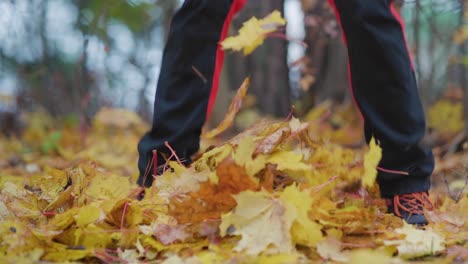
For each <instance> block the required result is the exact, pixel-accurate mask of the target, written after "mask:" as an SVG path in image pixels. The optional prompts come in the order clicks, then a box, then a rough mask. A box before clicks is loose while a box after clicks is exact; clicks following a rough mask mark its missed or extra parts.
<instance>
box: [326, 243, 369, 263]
mask: <svg viewBox="0 0 468 264" xmlns="http://www.w3.org/2000/svg"><path fill="white" fill-rule="evenodd" d="M317 253H318V254H319V255H320V256H321V257H322V258H323V259H325V260H333V261H337V262H348V256H347V254H345V253H343V252H341V243H340V241H338V240H336V239H334V238H328V239H326V240H323V241H320V242H319V243H318V244H317ZM363 263H364V262H363ZM365 263H369V262H365Z"/></svg>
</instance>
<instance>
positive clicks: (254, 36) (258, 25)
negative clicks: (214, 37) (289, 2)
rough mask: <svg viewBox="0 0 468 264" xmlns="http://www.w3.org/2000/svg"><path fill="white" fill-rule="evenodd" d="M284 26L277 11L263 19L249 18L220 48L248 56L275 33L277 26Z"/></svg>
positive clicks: (284, 23) (284, 22)
mask: <svg viewBox="0 0 468 264" xmlns="http://www.w3.org/2000/svg"><path fill="white" fill-rule="evenodd" d="M284 25H286V20H285V19H284V18H283V17H282V16H281V13H280V12H279V11H277V10H275V11H273V12H272V13H271V14H270V15H268V16H267V17H265V18H263V19H258V18H256V17H253V18H251V19H250V20H248V21H247V22H245V23H244V25H243V26H242V28H241V29H239V34H238V35H237V36H234V37H229V38H227V39H225V40H224V41H223V42H222V43H221V46H222V47H223V49H224V50H235V51H240V50H244V55H249V54H250V53H252V52H253V51H254V50H255V49H256V48H258V47H259V46H260V45H262V44H263V41H264V40H265V38H266V37H267V34H269V33H272V32H275V31H276V30H277V29H278V27H279V26H284Z"/></svg>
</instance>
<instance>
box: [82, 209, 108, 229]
mask: <svg viewBox="0 0 468 264" xmlns="http://www.w3.org/2000/svg"><path fill="white" fill-rule="evenodd" d="M104 217H105V215H104V212H103V210H102V209H101V208H99V206H98V205H97V204H90V205H86V206H83V207H80V209H79V211H78V213H77V214H75V221H76V224H77V225H78V226H80V227H83V226H86V225H88V224H91V223H95V222H96V221H98V220H103V219H104Z"/></svg>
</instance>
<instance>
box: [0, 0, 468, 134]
mask: <svg viewBox="0 0 468 264" xmlns="http://www.w3.org/2000/svg"><path fill="white" fill-rule="evenodd" d="M467 3H468V1H463V0H407V1H401V0H400V1H397V3H396V4H397V5H398V7H399V11H400V12H401V14H402V15H403V17H404V19H405V21H406V23H407V32H406V33H407V38H408V42H409V46H410V50H411V52H412V56H413V58H414V60H415V62H416V74H417V78H418V81H419V84H420V93H421V96H422V98H423V101H424V105H425V107H426V110H427V113H428V116H429V119H430V120H429V124H430V126H431V128H432V129H439V130H448V131H446V132H450V135H452V136H453V135H454V134H456V135H458V133H462V131H463V122H465V124H466V125H465V126H464V127H465V130H468V112H467V111H468V92H467V90H468V86H467V85H466V83H467V69H466V68H467V65H468V57H467V55H466V40H467V38H468V33H467V32H468V30H467V27H468V25H467V16H468V13H467V11H466V10H467V9H466V5H467ZM180 4H181V1H176V0H73V1H71V0H2V1H0V14H2V15H1V16H0V39H1V41H0V126H1V128H2V129H3V130H4V131H5V132H8V133H17V131H19V130H20V129H21V127H22V126H23V125H24V124H22V123H21V119H20V116H21V113H23V112H25V111H38V110H39V109H44V110H45V111H47V112H48V113H50V114H51V115H53V116H56V117H65V118H66V119H67V120H69V121H70V122H72V123H75V124H76V125H77V126H80V127H81V128H83V127H86V126H87V125H89V123H90V122H91V120H92V117H93V116H94V115H95V114H96V113H97V111H99V109H100V108H102V107H106V106H112V107H122V108H128V109H131V110H134V111H136V112H138V113H139V114H140V116H141V117H143V118H144V119H146V120H150V119H151V112H152V104H153V99H154V98H153V97H154V92H155V86H156V81H157V78H158V73H159V63H160V60H161V55H162V48H163V46H164V42H165V36H166V34H167V32H168V28H169V25H170V19H171V16H172V15H173V13H174V12H175V11H176V10H177V8H178V6H179V5H180ZM274 9H278V10H281V11H282V12H283V13H284V14H285V16H286V18H287V19H288V22H289V23H288V26H287V28H286V34H287V35H288V36H289V37H290V38H291V39H294V40H299V41H303V42H304V43H305V44H306V47H305V46H303V45H300V44H299V43H297V41H291V42H286V41H284V40H279V39H269V40H267V42H266V44H265V45H263V46H262V47H260V48H259V49H258V50H256V51H255V52H254V54H253V55H252V56H249V57H243V56H242V55H241V54H235V53H228V54H227V61H226V63H225V68H224V73H223V79H222V82H221V87H220V93H219V95H218V102H217V106H216V109H215V111H214V116H213V118H212V119H213V120H211V124H216V123H217V122H219V121H220V120H221V119H222V118H223V116H224V114H225V112H226V109H227V106H228V104H229V102H230V100H231V99H232V95H233V93H234V91H235V90H236V89H237V88H238V86H239V85H240V83H241V82H242V80H243V79H244V78H245V77H246V76H247V75H251V76H252V86H251V88H250V91H249V92H250V96H249V97H248V100H247V101H246V103H245V109H244V110H243V112H242V113H240V117H239V118H240V120H244V121H242V122H243V123H242V122H241V123H238V124H237V125H238V126H239V127H243V126H246V125H247V123H251V122H253V121H254V120H256V119H257V118H259V117H262V116H271V117H280V118H284V117H285V116H286V115H287V114H288V113H289V112H290V110H291V105H294V106H295V114H296V115H298V116H300V117H306V116H307V114H308V113H310V110H311V109H313V108H314V107H316V106H318V105H319V106H323V102H324V101H326V100H327V101H326V105H327V106H330V105H337V106H341V107H342V106H344V105H348V104H349V102H350V101H351V100H350V96H349V94H348V81H347V67H346V57H347V56H346V50H345V48H344V46H343V44H342V42H341V35H340V34H341V32H340V29H339V27H338V25H337V22H336V21H335V18H334V15H333V13H332V10H331V9H330V8H329V7H328V5H327V1H326V0H268V1H260V0H258V1H256V0H251V1H249V3H248V5H247V7H246V8H245V9H244V10H243V11H242V13H241V14H240V15H239V16H238V17H236V19H235V21H234V23H233V25H232V32H235V31H236V30H237V29H238V28H239V27H240V26H241V25H242V23H243V22H244V21H245V20H247V19H248V18H250V17H251V16H257V17H263V16H264V15H266V14H268V13H270V12H271V11H272V10H274ZM272 54H274V55H272ZM369 74H372V73H369ZM463 100H464V101H463ZM463 108H464V110H463ZM345 109H348V108H345ZM431 109H432V110H431ZM463 111H464V112H463ZM343 112H347V110H343ZM463 113H464V114H463ZM463 116H464V117H465V118H464V119H463ZM463 120H465V121H463ZM331 122H335V125H337V126H339V125H340V121H339V120H338V121H337V120H331ZM239 129H241V128H239ZM442 132H444V131H442ZM467 134H468V133H465V135H467Z"/></svg>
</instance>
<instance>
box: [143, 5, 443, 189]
mask: <svg viewBox="0 0 468 264" xmlns="http://www.w3.org/2000/svg"><path fill="white" fill-rule="evenodd" d="M245 1H246V0H186V1H185V3H184V5H183V6H182V8H181V9H180V10H179V11H178V12H177V13H176V15H175V16H174V18H173V21H172V25H171V30H170V33H169V39H168V42H167V44H166V47H165V49H164V56H163V62H162V69H161V75H160V78H159V82H158V86H157V91H156V100H155V104H154V119H153V127H152V129H151V131H150V132H148V133H147V134H146V135H145V136H144V137H143V138H142V140H141V141H140V143H139V145H138V150H139V153H140V159H139V162H138V166H139V170H140V178H139V179H138V183H139V184H140V185H145V186H150V185H151V183H152V181H153V177H152V174H153V172H154V170H153V166H152V165H149V163H150V161H151V160H152V157H153V152H152V151H153V150H157V153H159V154H158V155H157V159H156V163H158V164H159V165H160V164H162V163H163V162H164V161H163V158H162V156H163V155H162V154H163V153H165V154H170V151H169V150H168V148H167V147H166V145H165V142H166V141H167V142H168V143H169V145H170V146H171V147H172V148H173V149H174V150H175V152H176V153H177V155H178V156H179V157H181V158H185V159H186V160H187V162H190V161H189V158H190V155H192V154H193V153H195V152H196V151H198V148H199V136H200V133H201V127H202V125H203V123H204V122H205V120H206V118H207V116H209V113H210V112H211V109H212V106H213V103H214V99H215V97H216V92H217V86H218V82H219V75H220V72H221V67H222V63H223V59H224V54H223V52H222V51H221V50H220V49H219V45H218V43H219V41H220V40H222V39H223V38H224V37H225V35H226V33H227V29H228V27H229V24H230V21H231V19H232V16H233V15H234V14H235V13H236V12H237V11H239V10H240V9H241V7H242V6H243V5H244V4H245ZM329 2H330V4H331V5H332V7H334V9H335V11H336V15H337V18H338V20H339V21H340V22H341V25H342V28H343V32H344V40H345V42H346V44H347V46H348V55H349V61H350V62H349V71H350V81H351V86H352V92H353V95H354V98H355V102H356V104H357V106H358V107H359V109H360V111H361V113H362V116H363V118H364V124H365V134H366V138H367V140H370V138H371V137H372V136H374V137H375V138H376V139H377V140H378V141H379V143H380V145H381V147H382V149H383V158H382V161H381V162H380V165H379V168H378V169H379V175H378V179H377V180H378V183H379V185H380V189H381V193H382V196H383V197H391V196H393V195H395V194H404V193H411V192H421V191H427V190H428V189H429V187H430V175H431V173H432V171H433V167H434V159H433V156H432V152H431V150H430V149H426V148H424V147H422V146H421V145H420V144H419V143H420V141H421V139H422V137H423V134H424V131H425V121H424V113H423V110H422V106H421V102H420V99H419V95H418V91H417V84H416V79H415V76H414V71H413V65H412V62H411V59H410V57H409V53H408V49H407V46H406V42H405V37H404V26H403V23H402V20H401V17H400V16H399V15H398V13H397V12H396V11H395V9H394V8H393V6H392V1H391V0H329ZM285 89H286V87H285Z"/></svg>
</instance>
